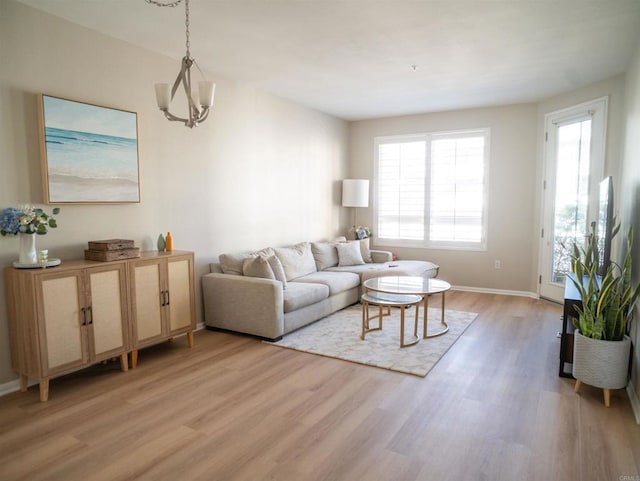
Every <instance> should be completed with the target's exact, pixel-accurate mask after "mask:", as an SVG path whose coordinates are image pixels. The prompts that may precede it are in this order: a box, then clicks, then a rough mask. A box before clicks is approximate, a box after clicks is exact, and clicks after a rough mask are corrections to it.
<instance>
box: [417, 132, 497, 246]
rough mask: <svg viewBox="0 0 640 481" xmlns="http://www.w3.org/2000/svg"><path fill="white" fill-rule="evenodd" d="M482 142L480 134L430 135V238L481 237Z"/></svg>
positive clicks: (466, 239)
mask: <svg viewBox="0 0 640 481" xmlns="http://www.w3.org/2000/svg"><path fill="white" fill-rule="evenodd" d="M484 143H485V138H484V136H478V137H453V138H451V137H445V138H438V136H434V138H433V139H432V141H431V196H430V209H429V239H430V240H431V241H434V242H442V241H445V242H471V243H479V242H481V241H482V238H483V225H482V224H483V223H482V220H483V215H482V214H483V210H484Z"/></svg>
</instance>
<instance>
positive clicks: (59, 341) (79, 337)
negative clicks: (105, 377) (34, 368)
mask: <svg viewBox="0 0 640 481" xmlns="http://www.w3.org/2000/svg"><path fill="white" fill-rule="evenodd" d="M83 300H84V296H83V285H82V271H71V272H65V273H62V274H54V275H43V276H42V277H41V282H40V283H39V289H38V301H37V303H38V322H39V324H40V328H39V332H40V343H41V349H42V364H43V365H42V372H43V375H44V376H51V375H53V374H55V373H56V372H62V371H65V370H68V369H73V368H74V367H77V366H82V365H83V364H85V363H86V362H87V361H88V354H87V349H86V341H85V338H84V330H83V322H84V311H83V307H84V304H83Z"/></svg>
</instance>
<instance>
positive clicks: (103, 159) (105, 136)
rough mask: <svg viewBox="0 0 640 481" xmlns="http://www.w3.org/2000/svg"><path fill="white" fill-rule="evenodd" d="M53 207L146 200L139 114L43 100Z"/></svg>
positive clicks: (47, 187)
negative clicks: (140, 159)
mask: <svg viewBox="0 0 640 481" xmlns="http://www.w3.org/2000/svg"><path fill="white" fill-rule="evenodd" d="M42 109H43V110H42V113H43V120H44V122H43V124H44V125H43V134H44V136H43V137H44V152H45V160H46V162H45V164H46V168H45V169H44V171H45V172H44V174H45V190H46V191H47V197H48V199H47V200H48V202H49V203H54V204H55V203H65V202H69V203H109V202H112V203H132V202H140V184H139V175H138V140H137V118H136V114H135V113H134V112H127V111H124V110H117V109H110V108H106V107H99V106H96V105H90V104H85V103H81V102H75V101H72V100H65V99H60V98H56V97H49V96H46V95H43V96H42Z"/></svg>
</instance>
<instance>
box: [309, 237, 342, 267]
mask: <svg viewBox="0 0 640 481" xmlns="http://www.w3.org/2000/svg"><path fill="white" fill-rule="evenodd" d="M336 244H337V242H312V243H311V252H312V253H313V258H314V259H315V261H316V269H318V270H319V271H323V270H325V269H327V268H328V267H333V266H337V265H338V251H337V250H336Z"/></svg>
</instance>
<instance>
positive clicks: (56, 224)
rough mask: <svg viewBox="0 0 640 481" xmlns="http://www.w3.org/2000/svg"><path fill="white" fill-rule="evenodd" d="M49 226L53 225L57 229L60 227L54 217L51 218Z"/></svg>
mask: <svg viewBox="0 0 640 481" xmlns="http://www.w3.org/2000/svg"><path fill="white" fill-rule="evenodd" d="M49 227H51V228H52V229H55V228H56V227H58V223H57V222H56V220H55V219H53V218H51V219H49Z"/></svg>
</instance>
